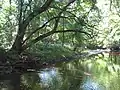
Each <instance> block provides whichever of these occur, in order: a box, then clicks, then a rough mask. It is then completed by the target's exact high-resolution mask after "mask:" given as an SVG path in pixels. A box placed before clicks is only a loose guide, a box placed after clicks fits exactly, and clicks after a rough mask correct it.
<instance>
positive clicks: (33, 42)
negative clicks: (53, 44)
mask: <svg viewBox="0 0 120 90" xmlns="http://www.w3.org/2000/svg"><path fill="white" fill-rule="evenodd" d="M63 32H64V33H67V32H79V33H84V34H85V35H87V36H89V37H90V36H91V35H90V34H89V33H87V32H85V31H81V30H78V29H75V30H64V31H63V30H58V31H53V30H52V31H50V32H48V33H45V34H43V35H40V36H38V37H37V38H35V39H34V40H32V41H31V42H30V43H29V44H27V45H24V46H23V49H24V50H25V49H27V48H28V47H30V46H31V45H33V44H35V43H37V42H38V41H40V40H42V39H43V38H46V37H48V36H50V35H52V34H55V33H63Z"/></svg>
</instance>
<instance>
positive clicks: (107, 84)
mask: <svg viewBox="0 0 120 90" xmlns="http://www.w3.org/2000/svg"><path fill="white" fill-rule="evenodd" d="M119 55H120V54H119V53H118V52H110V53H108V52H103V53H98V54H94V55H91V56H88V57H84V58H80V59H77V60H73V61H70V62H60V63H57V64H55V65H53V66H49V67H47V68H45V69H40V70H39V71H37V72H29V73H24V74H22V75H21V78H20V79H21V80H20V82H21V85H20V87H21V89H20V90H120V56H119ZM12 76H13V75H12ZM13 78H14V77H13ZM11 85H13V84H11V82H9V81H8V80H6V81H4V82H3V81H1V82H0V90H13V89H12V88H13V87H12V86H11Z"/></svg>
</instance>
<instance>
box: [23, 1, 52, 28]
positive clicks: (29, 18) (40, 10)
mask: <svg viewBox="0 0 120 90" xmlns="http://www.w3.org/2000/svg"><path fill="white" fill-rule="evenodd" d="M53 1H54V0H47V1H46V2H45V4H44V5H43V6H42V7H39V8H37V9H35V10H34V11H33V12H32V13H31V14H30V15H29V16H28V17H27V18H26V20H25V21H24V22H23V24H24V27H27V25H28V24H29V22H30V21H31V20H32V19H33V18H34V17H36V16H37V15H38V14H41V13H42V12H44V11H46V10H47V9H48V8H49V6H50V4H51V3H52V2H53Z"/></svg>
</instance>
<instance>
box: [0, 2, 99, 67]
mask: <svg viewBox="0 0 120 90" xmlns="http://www.w3.org/2000/svg"><path fill="white" fill-rule="evenodd" d="M0 7H1V12H3V13H1V16H2V18H0V19H1V22H0V24H1V25H0V31H1V35H0V36H1V38H2V39H1V43H0V44H1V46H2V47H5V48H6V49H1V50H0V59H1V61H0V64H1V65H3V66H4V65H10V66H12V68H13V67H14V66H16V67H15V68H17V69H18V68H26V69H27V68H28V67H32V68H35V67H36V64H39V65H38V66H41V65H44V64H45V62H41V61H40V58H39V57H40V56H38V55H37V56H34V55H35V53H34V52H33V53H34V55H32V54H33V53H29V52H30V51H29V50H30V49H31V48H34V47H35V45H36V44H38V43H39V42H40V41H41V42H42V41H44V40H45V38H47V39H48V38H49V39H48V40H53V39H54V40H56V41H58V40H61V38H62V40H61V41H62V42H63V43H64V42H65V41H64V40H65V38H66V37H67V39H68V41H71V42H73V43H75V42H80V43H81V41H83V39H88V38H91V37H92V35H93V36H94V29H93V28H94V27H95V25H97V24H98V21H99V20H100V18H99V17H98V18H97V16H99V14H100V13H99V10H98V8H97V6H96V0H82V1H81V0H65V1H64V0H9V1H8V2H7V0H2V1H1V2H0ZM94 16H96V18H94ZM95 19H97V22H96V21H95ZM89 21H91V22H89ZM52 35H54V36H53V37H50V36H52ZM70 39H71V40H70ZM67 43H69V42H67ZM80 43H79V44H80ZM8 47H9V48H8ZM38 61H39V62H38ZM33 62H34V63H33ZM54 62H55V61H54ZM24 66H25V67H24ZM13 69H14V68H13Z"/></svg>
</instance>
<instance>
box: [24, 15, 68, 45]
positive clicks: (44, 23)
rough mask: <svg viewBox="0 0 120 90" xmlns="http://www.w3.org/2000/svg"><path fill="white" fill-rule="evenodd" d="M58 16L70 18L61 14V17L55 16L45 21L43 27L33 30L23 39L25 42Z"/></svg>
mask: <svg viewBox="0 0 120 90" xmlns="http://www.w3.org/2000/svg"><path fill="white" fill-rule="evenodd" d="M57 18H68V17H64V16H60V17H53V18H51V19H49V20H48V21H47V22H45V23H44V24H43V25H42V26H41V27H38V28H37V29H35V30H34V31H33V32H31V33H30V34H29V35H28V37H27V38H26V39H25V40H24V41H23V44H24V43H25V42H26V41H27V40H28V39H29V38H30V37H31V36H32V35H33V34H34V33H36V32H37V31H39V30H40V29H42V28H44V27H45V26H46V25H47V24H48V23H49V22H50V21H52V20H54V19H57Z"/></svg>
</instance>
